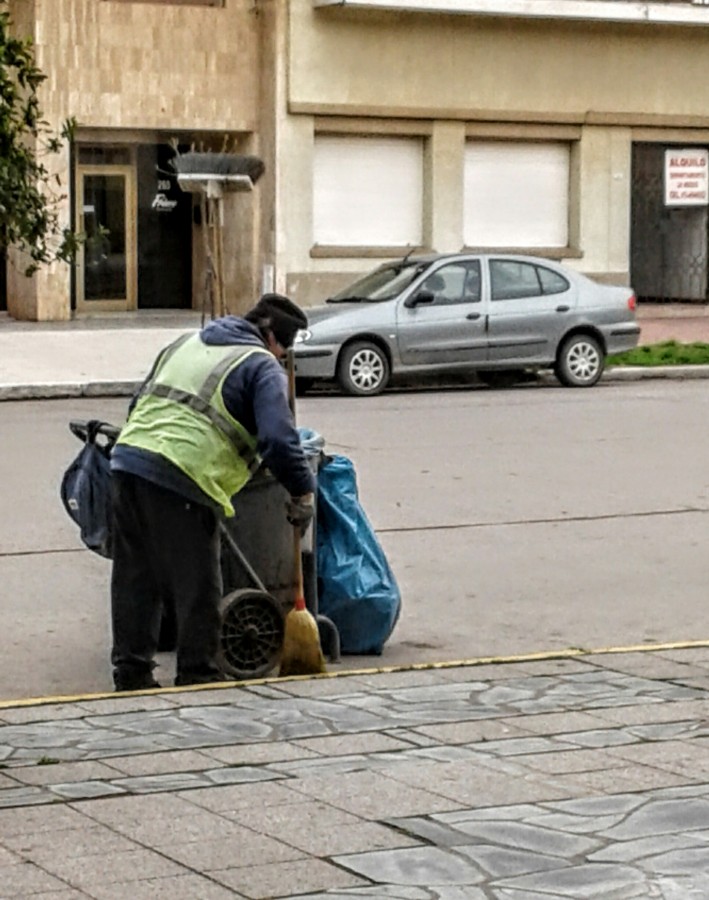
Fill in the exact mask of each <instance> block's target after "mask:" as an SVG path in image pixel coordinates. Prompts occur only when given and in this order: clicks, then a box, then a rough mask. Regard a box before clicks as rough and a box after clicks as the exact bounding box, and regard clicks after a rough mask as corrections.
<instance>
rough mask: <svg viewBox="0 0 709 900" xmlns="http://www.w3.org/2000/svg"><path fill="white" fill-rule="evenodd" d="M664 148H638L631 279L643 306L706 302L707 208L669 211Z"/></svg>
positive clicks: (632, 226) (632, 214)
mask: <svg viewBox="0 0 709 900" xmlns="http://www.w3.org/2000/svg"><path fill="white" fill-rule="evenodd" d="M668 149H670V148H669V147H668V146H667V145H665V144H634V145H633V162H632V166H633V169H632V172H633V177H632V200H631V235H630V278H631V284H632V285H633V288H634V290H635V293H636V295H637V297H638V299H639V300H651V301H652V300H654V301H659V302H670V301H675V302H683V303H690V302H700V303H706V302H707V299H708V298H707V244H708V242H709V239H708V233H707V207H706V206H690V207H671V206H665V198H664V182H663V179H664V160H665V150H668Z"/></svg>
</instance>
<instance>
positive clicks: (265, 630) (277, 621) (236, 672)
mask: <svg viewBox="0 0 709 900" xmlns="http://www.w3.org/2000/svg"><path fill="white" fill-rule="evenodd" d="M219 611H220V613H221V616H222V629H221V636H220V640H219V663H220V665H221V667H222V669H223V671H224V672H225V673H226V674H227V675H231V676H232V677H233V678H235V679H237V680H238V679H242V678H260V677H262V676H264V675H267V674H268V673H269V672H270V671H271V669H274V668H275V667H276V666H277V665H278V660H279V658H280V654H281V647H282V646H283V636H284V633H285V617H284V614H283V610H282V609H281V607H280V605H279V604H278V603H277V601H276V600H274V598H273V597H272V596H271V595H270V594H267V593H265V591H256V590H252V589H249V588H247V589H244V590H240V591H234V592H233V593H231V594H227V595H226V597H222V599H221V602H220V606H219Z"/></svg>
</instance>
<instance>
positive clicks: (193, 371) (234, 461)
mask: <svg viewBox="0 0 709 900" xmlns="http://www.w3.org/2000/svg"><path fill="white" fill-rule="evenodd" d="M254 353H267V354H268V353H269V351H268V350H267V349H266V348H265V347H255V346H251V345H240V346H235V345H233V344H231V345H226V346H222V345H219V346H216V345H209V344H205V343H203V342H202V340H201V339H200V337H199V334H192V335H184V336H183V337H181V338H178V339H177V341H175V342H174V343H173V344H170V346H168V347H166V348H165V350H163V352H162V354H161V355H160V356H159V357H158V359H157V361H156V364H155V366H154V367H153V371H152V373H151V375H150V377H149V378H148V380H147V381H146V383H145V385H144V386H143V388H142V389H141V392H140V394H139V396H138V400H137V402H136V404H135V406H134V407H133V411H132V412H131V414H130V416H129V418H128V421H127V422H126V424H125V426H124V427H123V429H122V430H121V433H120V435H119V437H118V441H117V443H118V444H124V445H126V446H128V447H136V448H138V449H140V450H148V451H150V452H151V453H157V454H158V455H159V456H162V457H164V458H165V459H167V460H169V462H171V463H172V464H173V465H175V466H177V468H178V469H180V470H181V471H182V472H184V473H185V475H187V476H188V477H189V478H191V479H192V481H194V483H195V484H196V485H197V486H198V487H199V488H200V489H201V490H202V491H203V492H204V493H205V494H206V495H207V496H208V497H211V499H212V500H214V501H215V502H216V503H217V504H218V505H219V506H221V507H222V509H223V510H224V513H225V514H226V515H227V516H233V515H234V507H233V506H232V502H231V499H232V497H233V496H234V494H237V493H238V492H239V491H240V490H241V488H242V487H243V486H244V485H245V484H246V482H247V481H248V480H249V479H250V478H251V476H252V475H253V474H254V472H255V471H256V470H257V469H258V467H259V465H260V462H261V461H260V458H259V456H258V453H257V450H256V436H255V435H252V434H249V432H248V431H247V430H246V429H245V428H244V427H243V425H241V424H240V423H239V422H237V421H236V419H235V418H234V417H233V416H231V415H230V414H229V412H228V411H227V409H226V407H225V405H224V401H223V400H222V385H223V384H224V381H225V379H226V378H227V377H228V376H229V375H230V374H231V372H233V371H234V369H236V367H237V366H240V365H241V364H242V363H243V362H244V360H245V359H247V358H248V357H250V356H252V355H253V354H254Z"/></svg>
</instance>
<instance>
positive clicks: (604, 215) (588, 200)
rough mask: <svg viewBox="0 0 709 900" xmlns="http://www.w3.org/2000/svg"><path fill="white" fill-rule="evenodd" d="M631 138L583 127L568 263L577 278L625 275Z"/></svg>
mask: <svg viewBox="0 0 709 900" xmlns="http://www.w3.org/2000/svg"><path fill="white" fill-rule="evenodd" d="M630 166H631V136H630V131H629V130H627V129H619V128H600V127H591V126H589V127H586V128H584V129H583V134H582V138H581V144H580V147H579V199H580V222H579V229H580V245H581V250H582V251H583V256H582V258H581V259H578V260H568V261H567V262H568V264H569V265H570V266H572V267H573V268H576V269H578V270H580V271H582V272H587V273H598V272H622V273H625V279H624V280H627V273H628V270H629V266H630V262H629V248H630V187H631V171H630Z"/></svg>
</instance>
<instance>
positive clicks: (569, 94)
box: [289, 0, 709, 124]
mask: <svg viewBox="0 0 709 900" xmlns="http://www.w3.org/2000/svg"><path fill="white" fill-rule="evenodd" d="M291 46H292V54H291V58H290V59H291V62H290V96H289V99H290V103H291V105H292V107H293V108H294V109H296V110H297V109H298V108H304V109H307V110H308V111H311V110H317V109H320V110H322V111H329V112H336V111H345V110H346V109H348V108H349V109H350V110H352V111H353V112H354V111H359V112H364V111H371V112H372V113H373V114H377V113H378V114H380V115H381V114H385V113H386V112H388V113H390V114H391V113H395V114H398V115H406V114H409V115H411V114H415V113H416V111H417V110H418V111H420V112H421V114H423V115H433V116H436V115H437V116H438V117H440V118H444V117H447V116H450V115H451V114H454V115H457V116H461V117H466V116H469V117H470V118H477V117H481V118H488V119H490V118H493V119H495V118H497V119H505V118H506V117H509V118H510V119H512V120H514V119H523V118H538V119H539V120H541V121H549V120H550V119H551V120H552V121H553V120H557V121H569V122H575V121H585V120H586V116H587V115H594V114H607V113H610V114H613V115H631V114H634V115H637V116H640V117H641V118H645V117H649V116H653V115H662V116H664V115H668V114H671V115H676V116H683V117H697V119H698V120H703V121H704V122H706V121H709V52H708V51H709V34H708V32H707V29H703V28H694V29H682V28H656V27H650V26H644V25H641V26H622V25H617V24H612V25H608V26H603V25H596V24H572V23H562V22H555V23H552V22H543V23H534V22H525V21H510V20H505V21H501V20H495V19H490V18H484V17H479V18H476V17H474V16H432V15H418V16H416V15H406V14H396V13H389V14H383V13H360V14H356V13H354V12H347V11H342V10H338V9H337V8H329V9H328V8H321V9H313V7H312V5H311V4H310V3H309V2H306V0H297V2H294V3H292V5H291ZM688 124H689V123H688ZM696 124H700V122H697V123H696Z"/></svg>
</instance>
